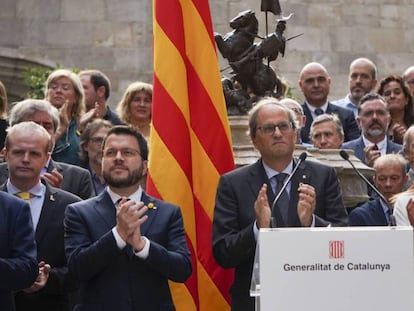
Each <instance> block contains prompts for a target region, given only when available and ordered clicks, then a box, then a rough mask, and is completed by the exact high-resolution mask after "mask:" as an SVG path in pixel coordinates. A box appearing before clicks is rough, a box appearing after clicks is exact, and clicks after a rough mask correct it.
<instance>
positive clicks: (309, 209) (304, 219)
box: [297, 184, 316, 227]
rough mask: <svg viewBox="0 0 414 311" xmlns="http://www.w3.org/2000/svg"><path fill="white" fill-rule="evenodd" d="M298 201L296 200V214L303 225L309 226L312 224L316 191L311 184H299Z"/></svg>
mask: <svg viewBox="0 0 414 311" xmlns="http://www.w3.org/2000/svg"><path fill="white" fill-rule="evenodd" d="M298 191H299V201H298V206H297V210H298V216H299V220H300V222H301V224H302V226H304V227H310V226H311V225H312V219H313V211H314V210H315V205H316V193H315V188H313V187H312V186H311V185H307V184H300V185H299V189H298Z"/></svg>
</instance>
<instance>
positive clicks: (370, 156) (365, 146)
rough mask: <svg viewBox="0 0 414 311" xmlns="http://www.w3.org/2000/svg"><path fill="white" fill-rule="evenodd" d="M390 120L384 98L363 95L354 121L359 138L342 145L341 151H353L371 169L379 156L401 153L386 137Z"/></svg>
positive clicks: (399, 147) (371, 94)
mask: <svg viewBox="0 0 414 311" xmlns="http://www.w3.org/2000/svg"><path fill="white" fill-rule="evenodd" d="M390 118H391V116H390V113H389V111H388V109H387V103H386V101H385V99H384V98H382V97H381V96H380V95H378V94H375V93H369V94H366V95H364V96H363V97H362V98H361V101H360V104H359V108H358V116H357V119H356V120H357V122H358V125H359V127H360V128H361V131H362V134H361V137H359V138H357V139H354V140H352V141H349V142H347V143H344V144H343V145H342V148H341V149H352V150H354V152H355V156H357V157H358V158H359V159H360V160H361V161H362V162H364V163H365V164H367V165H368V166H371V167H372V166H373V165H374V161H375V160H376V159H377V158H379V157H380V156H381V155H384V154H388V153H399V152H401V149H402V146H401V145H399V144H396V143H393V142H392V141H391V140H390V139H389V138H388V137H387V129H388V125H389V123H390Z"/></svg>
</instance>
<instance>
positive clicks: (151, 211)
mask: <svg viewBox="0 0 414 311" xmlns="http://www.w3.org/2000/svg"><path fill="white" fill-rule="evenodd" d="M141 201H142V202H144V204H145V205H146V206H148V211H147V213H146V215H147V216H148V219H147V220H146V221H145V222H144V223H143V224H142V225H141V234H142V235H146V234H147V233H148V231H149V228H150V227H151V224H152V223H153V221H154V219H155V217H156V216H157V214H158V206H157V204H156V201H155V200H154V199H153V198H151V197H149V196H148V195H147V194H146V193H145V192H142V198H141Z"/></svg>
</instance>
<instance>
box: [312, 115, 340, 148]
mask: <svg viewBox="0 0 414 311" xmlns="http://www.w3.org/2000/svg"><path fill="white" fill-rule="evenodd" d="M310 138H311V141H312V144H313V146H314V147H316V148H319V149H340V148H341V146H342V144H343V143H344V129H343V128H342V123H341V120H339V118H338V116H337V115H336V114H321V115H320V116H317V117H316V118H315V119H314V120H313V122H312V125H311V128H310Z"/></svg>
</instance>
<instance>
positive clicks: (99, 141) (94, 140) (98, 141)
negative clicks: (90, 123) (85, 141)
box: [89, 137, 104, 145]
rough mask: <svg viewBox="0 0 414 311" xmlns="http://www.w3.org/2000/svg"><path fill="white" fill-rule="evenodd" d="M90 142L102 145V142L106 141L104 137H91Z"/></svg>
mask: <svg viewBox="0 0 414 311" xmlns="http://www.w3.org/2000/svg"><path fill="white" fill-rule="evenodd" d="M89 141H90V142H91V143H93V144H96V145H102V142H103V141H104V138H103V137H91V138H90V139H89Z"/></svg>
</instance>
